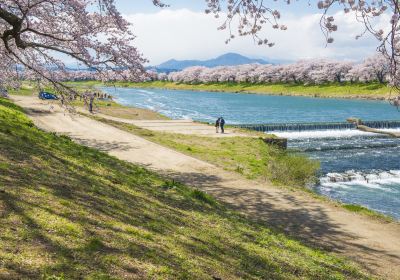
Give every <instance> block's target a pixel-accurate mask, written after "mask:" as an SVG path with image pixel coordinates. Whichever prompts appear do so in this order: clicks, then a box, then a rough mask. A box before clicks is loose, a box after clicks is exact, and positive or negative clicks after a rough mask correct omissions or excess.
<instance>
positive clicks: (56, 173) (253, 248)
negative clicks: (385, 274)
mask: <svg viewBox="0 0 400 280" xmlns="http://www.w3.org/2000/svg"><path fill="white" fill-rule="evenodd" d="M36 114H38V115H36V116H40V117H39V118H41V119H42V120H44V119H46V120H47V121H50V120H51V118H54V117H55V116H57V118H61V119H58V120H63V121H65V122H67V123H68V124H69V125H70V124H71V120H69V117H68V116H63V113H62V112H52V113H51V112H47V111H42V113H39V112H38V111H37V112H36ZM34 119H36V117H34ZM85 119H86V118H82V117H80V118H76V119H75V120H73V122H74V124H75V125H76V126H75V127H79V125H82V124H83V123H85V122H87V121H85ZM37 120H38V119H36V121H37ZM43 124H44V123H43ZM47 124H49V123H47ZM94 124H96V122H94V121H92V122H90V121H89V122H88V123H87V125H88V127H87V128H89V127H90V129H87V130H86V131H94V130H96V126H95V125H94ZM64 125H65V124H64V122H57V126H58V127H60V126H64ZM113 132H118V130H114V131H113ZM0 134H1V135H2V137H0V158H1V163H0V171H1V172H0V213H1V215H0V221H1V224H2V227H1V229H0V246H1V248H2V250H1V251H0V259H1V260H2V261H1V263H0V278H4V279H78V278H82V277H85V278H87V279H111V278H112V279H127V278H129V279H143V278H145V279H147V278H158V279H209V278H210V277H214V278H216V279H217V278H218V279H244V278H246V279H253V278H254V279H255V278H259V277H261V276H262V277H268V278H271V279H298V278H299V277H300V278H307V279H312V278H315V279H317V278H318V279H323V278H330V279H370V278H369V277H368V276H367V275H366V274H365V273H364V272H363V271H362V270H361V269H360V268H359V266H357V265H354V264H353V263H351V262H350V261H348V260H346V259H344V258H342V257H338V256H336V255H335V254H331V253H327V252H324V251H321V250H320V249H314V248H313V247H310V246H306V245H304V244H302V243H301V242H299V241H296V240H294V239H291V238H289V237H287V236H286V235H284V234H282V233H281V232H279V231H275V230H273V229H272V228H271V227H268V226H266V225H265V224H262V223H258V222H252V221H249V220H248V219H245V218H244V217H243V216H241V215H239V214H238V213H237V212H235V211H232V210H230V209H229V208H227V207H226V206H225V204H223V203H221V202H219V201H217V200H216V199H215V198H213V197H211V196H210V195H208V194H206V193H204V192H202V191H200V190H198V189H195V188H191V187H187V186H185V185H183V184H179V183H177V182H174V181H172V180H167V179H165V178H163V177H161V176H159V175H157V174H156V173H154V172H151V171H148V170H146V169H144V168H142V167H140V166H138V165H136V164H132V163H128V162H126V161H122V160H119V159H117V158H116V157H113V156H109V155H107V154H106V153H104V152H100V151H98V150H97V149H92V148H87V147H84V146H81V145H79V144H76V143H74V142H73V141H71V139H70V138H69V137H68V136H57V135H56V134H54V133H47V132H44V131H43V130H40V129H38V128H36V127H35V125H34V124H33V123H32V122H31V120H29V119H28V118H27V117H26V116H25V114H24V113H23V111H22V109H21V108H20V107H18V106H15V105H14V104H12V103H11V102H9V101H7V100H3V99H0ZM100 135H101V134H100ZM111 135H113V134H111ZM125 140H126V139H125ZM97 144H98V145H99V144H100V142H97ZM125 145H126V144H125ZM109 148H110V150H111V149H112V148H111V147H109ZM115 149H117V148H115V147H114V151H115ZM133 149H137V147H134V148H133ZM110 150H109V152H110ZM125 152H126V150H125ZM232 248H234V249H232Z"/></svg>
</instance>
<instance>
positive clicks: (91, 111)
mask: <svg viewBox="0 0 400 280" xmlns="http://www.w3.org/2000/svg"><path fill="white" fill-rule="evenodd" d="M93 102H94V94H91V95H90V96H89V112H90V113H93Z"/></svg>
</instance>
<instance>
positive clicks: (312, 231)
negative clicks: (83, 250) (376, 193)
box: [6, 97, 400, 279]
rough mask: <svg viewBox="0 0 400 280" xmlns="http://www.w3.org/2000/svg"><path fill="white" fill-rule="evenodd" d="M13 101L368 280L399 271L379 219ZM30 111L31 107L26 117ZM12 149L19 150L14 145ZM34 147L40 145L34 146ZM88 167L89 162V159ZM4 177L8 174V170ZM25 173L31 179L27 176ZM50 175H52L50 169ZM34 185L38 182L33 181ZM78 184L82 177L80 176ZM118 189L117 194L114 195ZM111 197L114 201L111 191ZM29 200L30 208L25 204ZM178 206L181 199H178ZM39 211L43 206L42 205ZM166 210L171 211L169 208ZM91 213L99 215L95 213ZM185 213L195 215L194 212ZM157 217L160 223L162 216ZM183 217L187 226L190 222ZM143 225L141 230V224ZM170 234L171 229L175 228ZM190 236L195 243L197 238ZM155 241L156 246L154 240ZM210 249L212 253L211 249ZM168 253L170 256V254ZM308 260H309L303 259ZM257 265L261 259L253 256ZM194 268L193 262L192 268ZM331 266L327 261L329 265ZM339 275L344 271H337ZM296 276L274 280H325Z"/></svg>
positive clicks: (394, 235) (58, 128)
mask: <svg viewBox="0 0 400 280" xmlns="http://www.w3.org/2000/svg"><path fill="white" fill-rule="evenodd" d="M19 99H20V101H18V102H19V103H21V104H23V105H24V107H26V108H27V110H28V111H29V112H31V117H32V118H33V119H34V120H35V123H38V124H40V126H41V127H43V128H46V129H47V130H50V131H54V132H57V133H62V134H67V135H71V137H72V138H73V139H74V140H75V141H78V142H80V143H84V144H85V145H89V146H93V147H97V148H98V149H103V150H104V151H107V152H108V153H109V154H111V155H113V156H115V157H118V158H121V159H124V160H127V161H130V162H136V163H140V164H142V165H145V166H147V168H151V169H153V170H158V171H157V172H160V173H164V174H166V175H168V176H169V177H170V178H171V177H172V178H175V180H176V181H180V182H183V183H188V184H190V185H193V186H197V187H199V188H200V189H201V190H205V191H207V192H208V193H209V194H212V195H214V196H215V197H217V198H218V199H219V200H221V201H224V202H225V203H228V205H229V207H232V208H234V209H237V210H239V211H241V212H242V213H244V214H245V215H246V216H247V217H248V218H250V219H255V220H257V221H263V223H264V225H270V226H271V227H273V228H274V229H277V230H282V231H283V232H285V233H286V234H289V235H291V236H294V237H296V238H298V239H301V240H304V241H305V242H306V243H307V244H311V245H313V246H316V247H318V248H320V249H326V250H329V251H333V252H336V253H338V254H341V255H344V256H348V257H351V258H352V259H354V260H355V261H357V262H359V263H360V264H361V265H362V266H363V267H364V268H365V269H368V270H369V271H371V272H372V273H373V274H376V275H380V276H381V277H382V278H384V277H385V278H388V279H395V278H396V277H395V276H396V275H398V273H397V272H398V271H396V270H395V269H397V267H400V266H398V265H397V262H398V260H399V257H397V256H400V252H397V250H398V249H399V248H400V241H399V240H397V239H398V237H399V236H398V231H399V230H398V225H397V224H394V223H382V222H380V221H377V220H372V219H369V218H366V217H362V216H359V215H355V214H354V213H351V212H348V211H347V210H344V209H341V208H338V207H335V206H333V205H330V204H328V203H324V202H321V201H317V200H315V199H312V198H310V197H309V196H308V195H304V194H303V193H302V192H296V191H288V190H284V189H277V188H275V187H271V186H270V185H268V184H259V183H257V182H255V181H249V180H245V179H243V178H241V176H239V175H235V174H234V173H232V172H227V171H224V170H222V169H221V168H218V167H216V166H215V165H212V164H209V163H205V162H203V161H199V160H196V159H194V158H192V157H188V156H186V155H183V154H182V153H178V152H176V151H172V150H170V149H168V148H165V147H162V146H160V145H157V144H154V143H152V142H149V141H146V140H144V139H143V138H141V137H137V136H134V135H133V134H130V133H127V132H123V131H121V130H119V129H116V128H113V127H111V126H109V125H106V124H101V123H98V122H96V121H94V120H90V119H87V118H85V117H81V116H73V117H72V118H71V117H70V116H68V115H65V114H64V113H63V112H62V111H59V110H56V111H54V112H45V111H43V110H46V108H49V105H47V104H46V103H45V102H40V101H34V103H26V102H28V101H29V100H25V98H21V97H20V98H19ZM24 100H25V101H24ZM43 106H44V107H43ZM30 108H32V110H31V109H30ZM14 123H15V122H14ZM50 135H54V134H50ZM52 137H54V136H52ZM20 138H21V137H18V138H17V139H20ZM24 141H25V140H24ZM18 143H20V141H19V142H18ZM34 143H46V142H43V141H38V140H36V141H35V142H34ZM29 146H32V144H29ZM50 146H51V147H54V148H55V143H52V144H51V145H50ZM40 147H41V146H40ZM46 147H47V146H46ZM46 149H48V148H46ZM9 150H10V149H8V151H9ZM30 150H32V147H30ZM51 150H53V149H51ZM68 151H74V149H72V148H68ZM77 155H79V156H83V155H82V152H79V153H77ZM11 158H13V157H11ZM24 158H26V157H24ZM28 158H31V157H28ZM46 158H49V159H53V158H57V159H59V158H60V155H57V157H48V156H47V157H46ZM101 158H102V157H100V156H99V155H97V156H96V160H95V161H94V162H95V163H96V164H97V163H98V164H99V166H101V168H100V167H99V166H97V165H96V166H93V163H92V164H91V165H89V166H90V168H91V169H90V170H91V172H94V171H95V172H100V173H96V174H97V175H95V176H94V177H93V178H98V179H99V180H98V182H99V183H103V179H101V178H102V177H101V174H102V173H104V171H108V172H111V171H112V170H114V168H113V167H111V166H115V165H116V164H115V162H112V163H111V164H112V165H110V166H109V167H108V165H104V166H103V161H102V160H101ZM114 159H115V158H114ZM34 160H35V163H36V166H37V164H38V159H37V157H35V158H34ZM74 162H75V161H74ZM89 162H91V161H90V160H89ZM46 166H48V167H49V168H51V167H52V166H53V164H49V163H47V164H46ZM6 170H14V168H10V169H6ZM39 170H42V169H39ZM67 170H70V169H67ZM73 170H78V171H82V168H76V169H75V168H74V169H73ZM73 170H71V171H73ZM28 174H34V173H33V172H29V173H28ZM51 174H54V170H53V173H51ZM107 174H108V173H107ZM107 174H106V175H107ZM129 174H130V175H132V176H134V177H132V176H130V177H129V178H130V180H133V179H134V178H135V174H134V173H129ZM117 177H118V178H119V180H125V179H126V178H127V177H126V176H124V175H123V174H121V173H118V176H117ZM144 177H146V176H144ZM38 178H42V177H40V176H39V177H38ZM82 178H87V177H85V176H83V177H82ZM89 178H92V177H89ZM107 178H108V177H107ZM146 178H147V179H146V180H147V181H146V182H145V183H144V184H145V186H148V187H149V190H152V191H153V193H154V192H157V191H158V189H157V188H156V187H155V186H153V185H149V184H150V182H149V179H148V177H146ZM31 181H32V180H30V182H31ZM73 182H75V181H73ZM107 182H108V181H106V182H105V184H106V185H107V184H108V183H107ZM119 182H120V181H119ZM65 184H66V182H64V183H63V189H65V188H66V186H65ZM79 185H80V186H83V187H84V186H86V185H88V186H91V188H95V186H96V184H93V183H92V182H89V184H84V185H81V184H79ZM129 186H136V184H135V183H133V182H131V183H130V184H129ZM107 187H108V188H109V185H107ZM121 187H122V186H121ZM124 188H125V187H124ZM95 189H96V190H97V191H99V192H100V194H102V192H103V187H100V188H95ZM104 190H106V189H104ZM117 190H119V188H118V189H117ZM19 193H21V192H19ZM45 193H49V192H45ZM50 193H53V192H50ZM112 193H114V194H115V190H114V189H113V191H112ZM129 193H131V192H129ZM57 194H58V193H57ZM100 194H98V195H100ZM135 194H136V193H135ZM58 195H59V194H58ZM147 195H148V194H147ZM160 195H162V194H160ZM164 196H165V194H164ZM164 196H161V197H164ZM72 197H73V196H72ZM112 197H113V199H112V200H113V201H114V202H115V201H116V197H114V196H112ZM123 197H127V195H126V194H125V195H124V196H123ZM144 197H147V196H144ZM69 199H71V196H69ZM29 201H30V205H31V204H32V203H31V200H29ZM85 201H87V200H85ZM178 201H182V200H181V199H180V198H178ZM116 203H117V204H118V203H119V202H118V201H117V202H116ZM40 205H42V206H43V204H40ZM78 205H80V204H78ZM96 205H104V203H98V204H96ZM127 205H128V204H127ZM129 205H136V206H137V207H134V208H135V209H136V208H139V209H138V211H142V210H141V209H140V207H139V204H138V203H129ZM171 205H175V203H173V204H171ZM120 206H121V205H120ZM121 207H122V206H121ZM121 207H118V211H124V210H123V209H124V208H123V207H122V208H121ZM153 208H155V209H154V210H156V209H158V204H155V205H154V206H153V205H152V206H151V207H150V208H146V209H153ZM57 209H59V208H57ZM96 209H97V208H95V209H93V210H96ZM189 212H190V213H193V211H189ZM103 213H104V212H103ZM106 213H109V211H107V212H106ZM145 213H146V215H149V212H148V210H146V211H145ZM160 213H163V212H160ZM160 213H158V217H159V216H160ZM126 215H127V216H133V217H136V216H137V215H136V214H133V215H128V213H126ZM161 216H162V217H164V215H163V214H162V215H161ZM124 217H125V216H124ZM188 218H189V219H190V218H191V217H188ZM196 221H197V220H196ZM196 223H197V222H196ZM141 224H142V226H143V223H141ZM213 224H214V223H213ZM179 225H180V226H183V224H182V223H181V222H179ZM201 225H203V224H201ZM166 226H167V224H164V226H163V228H165V227H166ZM96 227H98V223H96ZM167 228H168V227H167ZM206 228H208V227H206ZM377 229H379V230H377ZM172 230H175V228H174V229H172ZM188 230H189V231H190V228H188ZM194 232H195V231H194ZM236 232H237V229H236V230H234V231H231V234H232V233H236ZM177 234H178V233H177V232H176V231H175V234H174V236H177ZM192 234H193V231H192ZM194 234H196V236H198V235H197V233H196V232H195V233H194ZM162 235H163V236H169V234H168V233H167V234H165V232H163V233H162ZM218 235H219V234H218ZM219 236H222V235H219ZM246 236H249V235H246ZM108 240H109V239H107V240H106V241H107V242H106V244H107V248H109V245H110V244H109V243H108ZM112 240H115V241H118V240H119V239H115V238H112ZM229 240H231V239H229ZM252 240H253V239H252ZM156 241H159V240H158V239H157V240H156ZM202 241H203V243H202V244H208V243H207V242H206V243H204V240H202ZM157 244H160V243H157ZM162 244H164V243H162ZM215 244H216V243H214V245H215ZM271 245H272V244H269V245H268V246H267V247H266V248H269V249H271V250H274V248H272V247H271ZM163 246H164V245H163ZM204 246H206V245H204ZM280 246H284V244H280ZM168 248H172V247H171V245H170V246H168ZM191 248H193V247H191ZM213 248H215V246H214V247H213ZM172 251H173V252H175V251H174V250H172ZM102 252H104V251H102ZM111 252H114V251H111ZM190 252H193V249H191V250H190ZM319 252H321V251H319ZM132 253H133V252H132ZM178 253H179V252H178ZM280 253H281V252H280ZM204 254H205V253H204V251H203V253H202V256H205V255H204ZM237 254H238V252H236V253H235V255H237ZM283 254H284V255H285V259H287V257H288V258H289V259H290V260H292V259H293V257H291V256H289V255H286V253H283ZM320 254H321V253H318V255H320ZM74 255H75V254H74ZM222 255H224V256H225V255H226V254H224V253H223V254H222ZM151 256H154V254H152V255H151ZM247 256H248V255H247ZM304 256H305V255H302V257H301V259H302V262H304ZM131 257H132V255H130V256H128V259H129V258H131ZM193 257H194V256H187V257H185V259H191V258H193ZM306 258H307V259H309V258H308V257H306ZM246 259H247V258H246ZM250 259H254V258H250ZM257 259H259V258H258V257H257ZM196 260H197V258H196ZM218 260H220V258H218ZM195 263H199V262H198V261H196V262H195ZM201 263H203V262H201ZM257 263H259V262H257ZM262 263H264V260H263V261H262ZM267 263H269V262H267ZM332 263H336V262H331V264H332ZM286 265H288V266H290V267H291V265H290V264H289V263H286ZM337 265H338V264H337V263H336V264H335V266H334V267H337ZM118 267H119V266H118ZM178 267H180V266H178ZM213 267H215V266H213ZM234 267H237V266H234ZM268 267H269V268H271V265H270V264H269V265H268ZM329 267H331V266H329ZM261 268H262V267H259V268H257V269H252V268H251V269H250V270H251V271H260V269H261ZM326 268H327V267H326ZM340 270H341V271H343V270H342V269H340ZM200 271H202V270H200ZM208 271H210V270H208ZM211 271H213V270H211ZM246 271H247V270H246ZM296 271H297V272H296V276H294V277H287V276H283V277H272V278H277V279H290V278H293V279H297V278H299V277H303V278H326V277H324V275H319V274H313V275H314V276H312V277H311V276H308V275H304V274H298V273H299V270H298V269H296ZM314 271H315V270H314ZM261 273H263V274H262V275H264V276H265V275H267V276H269V275H270V274H268V273H266V272H264V271H262V272H261ZM199 275H201V274H199ZM327 275H329V276H330V277H331V278H332V275H336V273H334V274H332V273H331V274H329V273H328V274H326V276H327ZM225 278H229V277H225ZM239 278H240V277H239ZM245 278H247V277H245ZM335 278H337V279H341V278H343V279H349V278H352V277H351V276H350V274H347V273H346V276H344V277H340V276H337V277H334V278H333V279H335ZM354 278H357V277H354Z"/></svg>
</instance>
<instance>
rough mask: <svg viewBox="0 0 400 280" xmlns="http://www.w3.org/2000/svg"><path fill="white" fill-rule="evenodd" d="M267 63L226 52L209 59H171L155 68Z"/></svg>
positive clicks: (177, 68) (179, 68) (180, 68)
mask: <svg viewBox="0 0 400 280" xmlns="http://www.w3.org/2000/svg"><path fill="white" fill-rule="evenodd" d="M251 63H259V64H267V63H268V62H267V61H265V60H263V59H252V58H248V57H245V56H243V55H240V54H236V53H226V54H224V55H221V56H218V57H216V58H213V59H209V60H175V59H171V60H168V61H166V62H164V63H161V64H160V65H157V66H156V68H157V69H170V70H171V69H175V70H182V69H185V68H187V67H191V66H205V67H216V66H233V65H241V64H251Z"/></svg>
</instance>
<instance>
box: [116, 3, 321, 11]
mask: <svg viewBox="0 0 400 280" xmlns="http://www.w3.org/2000/svg"><path fill="white" fill-rule="evenodd" d="M303 1H304V2H306V0H300V1H292V2H293V3H292V4H290V5H287V4H285V3H284V2H285V1H283V0H281V1H277V2H275V1H266V2H271V5H273V6H274V7H276V8H279V9H280V10H281V11H282V12H285V11H290V12H296V13H299V14H305V13H315V12H317V11H318V9H317V8H316V3H313V4H310V5H308V4H307V3H306V4H305V3H304V2H303ZM311 2H312V1H311ZM116 3H117V5H118V8H119V9H120V11H123V12H124V13H155V12H158V11H159V10H160V8H158V7H154V6H153V5H152V1H151V0H139V1H132V0H116ZM164 3H165V4H168V5H170V7H169V9H173V10H179V9H183V8H186V9H190V10H192V11H198V12H200V11H204V10H205V9H206V7H207V4H206V1H205V0H190V1H185V0H165V1H164Z"/></svg>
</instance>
